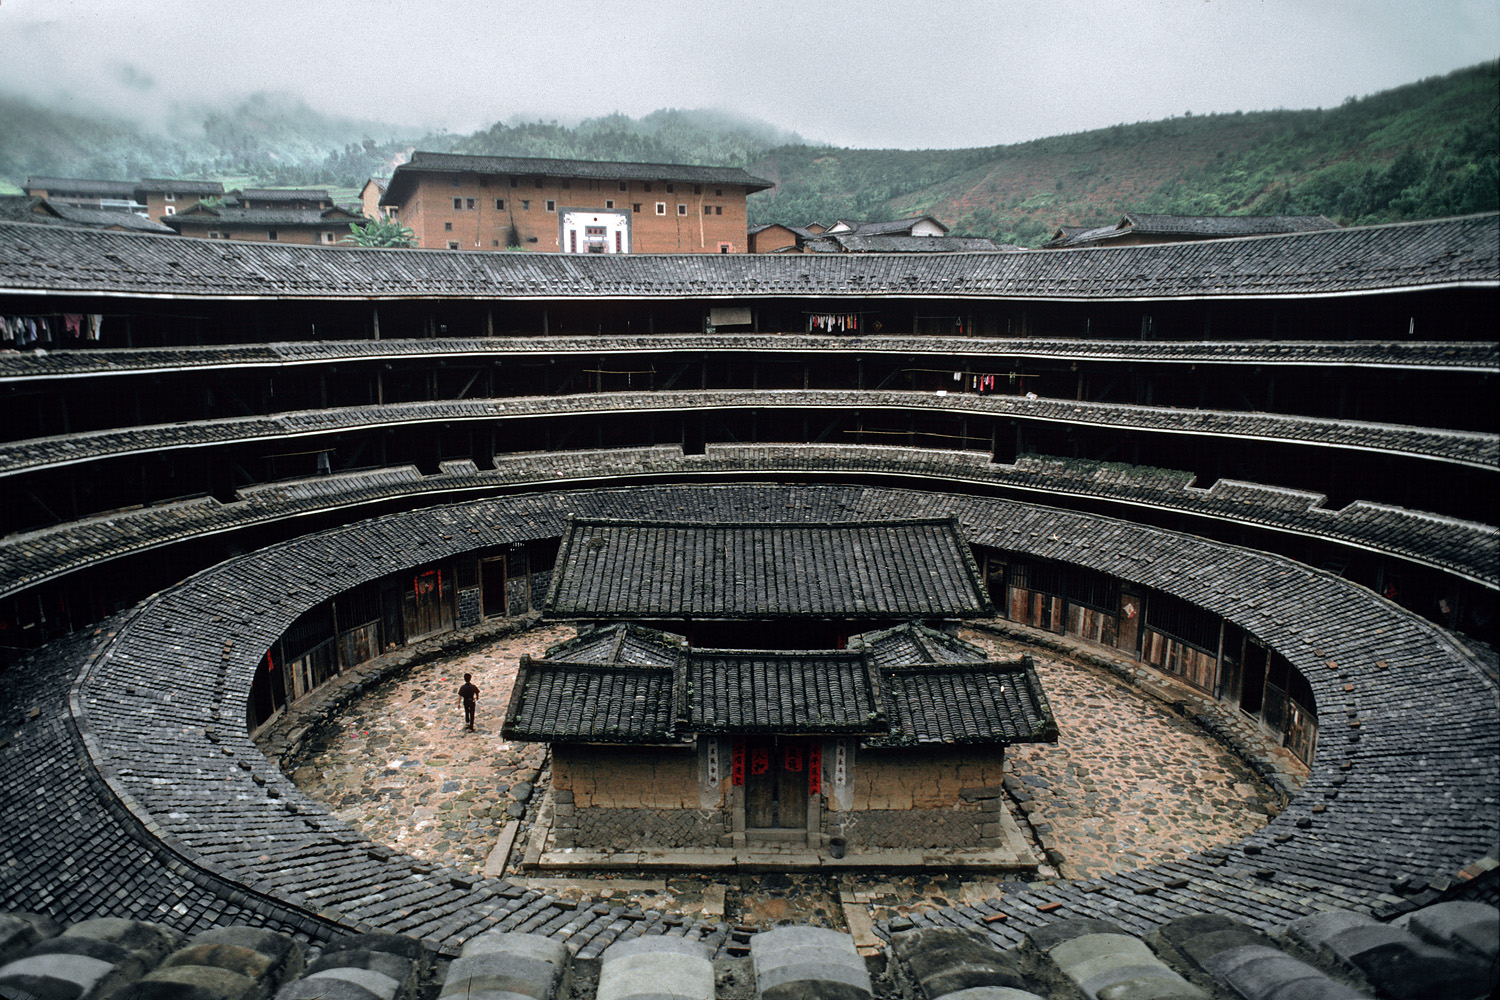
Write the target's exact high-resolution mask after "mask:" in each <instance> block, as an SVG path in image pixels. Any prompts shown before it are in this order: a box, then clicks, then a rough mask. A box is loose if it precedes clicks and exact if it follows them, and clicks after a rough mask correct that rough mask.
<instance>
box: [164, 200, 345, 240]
mask: <svg viewBox="0 0 1500 1000" xmlns="http://www.w3.org/2000/svg"><path fill="white" fill-rule="evenodd" d="M164 221H165V222H166V224H167V225H169V226H171V227H172V228H173V229H175V230H177V233H178V235H180V236H198V237H202V238H205V239H211V240H246V241H250V242H254V243H303V244H314V245H323V246H332V245H334V244H335V243H338V242H339V241H340V240H342V239H344V238H345V237H346V236H348V235H349V234H350V229H349V226H350V225H351V224H353V223H356V222H364V221H365V220H364V219H362V218H361V217H360V216H358V215H355V214H354V213H353V212H346V211H344V210H343V209H342V208H337V207H331V208H323V209H317V208H245V207H243V206H241V205H239V204H232V205H221V206H219V207H217V208H209V207H208V206H206V205H195V206H194V207H193V208H191V209H189V210H187V211H186V212H178V213H177V214H176V215H169V216H167V217H166V218H165V220H164Z"/></svg>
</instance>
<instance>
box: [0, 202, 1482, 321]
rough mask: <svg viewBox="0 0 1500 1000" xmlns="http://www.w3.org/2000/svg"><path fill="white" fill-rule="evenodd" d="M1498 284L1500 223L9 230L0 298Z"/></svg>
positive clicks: (1185, 291) (942, 293) (1133, 294)
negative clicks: (629, 242) (407, 235)
mask: <svg viewBox="0 0 1500 1000" xmlns="http://www.w3.org/2000/svg"><path fill="white" fill-rule="evenodd" d="M1441 287H1480V288H1495V287H1500V214H1497V213H1490V214H1486V215H1475V216H1466V217H1463V218H1458V219H1440V220H1436V221H1432V222H1412V223H1402V224H1399V225H1389V226H1369V227H1364V228H1349V229H1335V230H1329V231H1320V232H1311V233H1294V234H1290V235H1285V236H1259V237H1251V238H1247V239H1243V240H1204V241H1199V242H1196V243H1171V244H1157V245H1150V246H1137V247H1103V248H1094V249H1091V248H1081V249H1076V250H1070V251H1068V252H1067V253H1046V254H1039V253H987V254H829V255H806V254H794V255H790V256H782V255H777V254H699V255H660V256H656V255H648V254H595V255H591V254H542V253H535V254H491V253H465V252H463V251H446V250H366V249H360V248H352V247H351V248H320V247H294V246H271V245H268V244H245V245H240V244H236V245H234V246H232V247H226V246H224V244H223V243H221V242H216V241H213V240H180V241H161V240H151V239H146V238H144V237H141V236H137V235H133V234H129V233H106V232H93V231H87V230H67V229H56V228H51V227H40V226H29V225H25V224H23V223H3V222H0V292H37V291H53V292H79V293H98V294H116V293H118V294H130V295H145V296H155V295H173V296H181V297H188V298H191V297H198V296H202V297H224V296H233V297H251V298H287V297H290V298H298V299H319V298H330V299H337V298H358V299H380V298H386V297H391V298H409V297H419V298H443V297H450V298H478V299H510V298H514V299H526V298H556V297H565V298H568V299H575V300H576V299H590V298H600V299H608V298H656V297H663V298H677V297H683V296H686V297H691V298H695V299H703V300H709V299H716V298H731V299H744V298H796V299H804V298H819V297H827V296H841V295H843V296H849V295H857V296H860V297H863V298H869V299H880V298H898V299H899V298H913V297H942V298H949V299H965V298H1056V299H1066V300H1075V301H1088V300H1096V299H1113V300H1118V299H1143V300H1154V299H1173V298H1204V297H1210V298H1214V297H1223V298H1238V297H1257V298H1264V297H1275V296H1320V295H1338V294H1343V293H1348V292H1354V291H1375V290H1381V291H1389V290H1396V289H1417V288H1441Z"/></svg>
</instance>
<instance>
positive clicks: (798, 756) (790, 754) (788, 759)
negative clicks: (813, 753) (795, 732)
mask: <svg viewBox="0 0 1500 1000" xmlns="http://www.w3.org/2000/svg"><path fill="white" fill-rule="evenodd" d="M784 750H785V752H784V753H783V754H782V765H781V766H782V767H784V768H786V769H787V770H788V771H793V772H797V771H801V770H802V744H800V743H788V744H787V745H786V747H785V748H784Z"/></svg>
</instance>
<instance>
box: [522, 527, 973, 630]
mask: <svg viewBox="0 0 1500 1000" xmlns="http://www.w3.org/2000/svg"><path fill="white" fill-rule="evenodd" d="M988 608H990V603H989V598H988V597H987V596H986V595H985V593H984V588H983V586H982V585H981V583H980V582H979V576H978V571H977V569H976V567H975V565H974V560H973V556H972V555H971V554H970V553H969V550H968V548H967V546H965V545H964V544H963V541H962V539H961V538H960V537H959V535H958V532H957V528H956V525H954V524H953V523H952V522H950V521H943V520H927V519H921V520H890V521H858V522H844V523H833V524H817V525H813V524H797V525H787V524H780V523H776V522H765V523H760V522H755V523H751V522H736V523H702V522H699V523H692V522H671V521H615V520H609V519H603V520H595V519H585V520H578V521H575V522H573V523H571V524H570V525H569V526H568V530H567V531H566V532H565V533H564V536H563V542H562V549H561V550H560V551H559V553H558V557H557V566H556V568H555V569H554V570H553V574H552V584H551V588H550V589H549V591H548V593H547V600H546V604H545V610H546V613H547V614H548V615H550V616H552V617H554V618H585V619H595V620H598V619H621V618H632V619H676V618H721V619H733V618H741V619H768V618H778V617H814V618H825V617H834V616H838V617H844V616H858V617H886V618H943V617H955V616H961V615H968V614H976V613H980V612H982V611H983V610H985V609H988Z"/></svg>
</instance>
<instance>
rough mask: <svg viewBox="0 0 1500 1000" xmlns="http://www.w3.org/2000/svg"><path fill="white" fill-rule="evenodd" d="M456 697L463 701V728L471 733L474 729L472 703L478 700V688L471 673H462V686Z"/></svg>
mask: <svg viewBox="0 0 1500 1000" xmlns="http://www.w3.org/2000/svg"><path fill="white" fill-rule="evenodd" d="M458 697H459V699H460V700H461V701H462V702H463V703H464V728H465V729H467V730H468V731H469V732H471V733H472V732H473V731H474V703H475V702H477V701H478V700H479V688H477V687H475V686H474V675H473V674H464V683H463V687H461V688H459V689H458Z"/></svg>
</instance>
